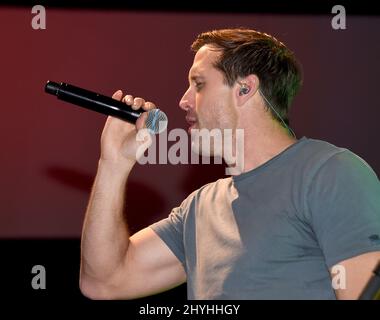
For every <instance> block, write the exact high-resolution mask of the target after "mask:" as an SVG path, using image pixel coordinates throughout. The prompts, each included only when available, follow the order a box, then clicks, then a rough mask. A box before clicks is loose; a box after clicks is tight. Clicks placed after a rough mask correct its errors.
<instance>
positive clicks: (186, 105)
mask: <svg viewBox="0 0 380 320" xmlns="http://www.w3.org/2000/svg"><path fill="white" fill-rule="evenodd" d="M193 105H194V104H193V102H192V98H191V94H190V88H188V89H187V91H186V92H185V93H184V95H183V96H182V99H181V101H180V102H179V107H180V108H181V109H182V110H184V111H188V110H189V109H190V108H192V107H193Z"/></svg>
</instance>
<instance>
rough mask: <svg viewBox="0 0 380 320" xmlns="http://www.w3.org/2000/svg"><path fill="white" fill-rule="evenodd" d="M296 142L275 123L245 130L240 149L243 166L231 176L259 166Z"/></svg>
mask: <svg viewBox="0 0 380 320" xmlns="http://www.w3.org/2000/svg"><path fill="white" fill-rule="evenodd" d="M296 142H297V139H296V138H294V137H293V136H291V135H289V133H288V131H287V130H286V129H284V128H283V127H282V126H280V125H278V124H277V123H272V124H271V125H269V126H267V127H265V128H264V127H258V126H254V127H253V126H251V127H249V128H245V129H244V147H243V148H242V149H243V156H242V159H244V165H243V167H242V168H241V169H239V170H236V171H234V172H236V173H233V174H240V173H244V172H247V171H250V170H253V169H255V168H257V167H259V166H261V165H262V164H264V163H265V162H267V161H269V160H270V159H272V158H274V157H275V156H276V155H278V154H279V153H281V152H282V151H284V150H285V149H287V148H288V147H290V146H291V145H292V144H294V143H296ZM235 145H236V144H235ZM235 152H236V151H235ZM235 155H236V153H235ZM237 159H238V156H237ZM234 165H236V163H235V164H234Z"/></svg>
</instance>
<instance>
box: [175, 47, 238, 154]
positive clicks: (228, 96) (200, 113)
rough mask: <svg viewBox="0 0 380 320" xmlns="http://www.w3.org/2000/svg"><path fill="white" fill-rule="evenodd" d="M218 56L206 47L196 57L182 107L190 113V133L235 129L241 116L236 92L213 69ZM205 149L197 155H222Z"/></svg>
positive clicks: (217, 71) (221, 75)
mask: <svg viewBox="0 0 380 320" xmlns="http://www.w3.org/2000/svg"><path fill="white" fill-rule="evenodd" d="M219 55H220V53H219V52H218V51H216V50H215V49H214V48H213V47H210V46H203V47H202V48H201V49H200V50H199V51H198V52H197V53H196V55H195V57H194V62H193V65H192V67H191V69H190V71H189V88H188V89H187V91H186V92H185V94H184V95H183V97H182V99H181V101H180V103H179V105H180V107H181V109H183V110H185V111H186V113H187V114H186V120H187V122H188V123H189V125H190V127H189V133H190V132H191V130H193V129H208V130H212V129H221V130H222V132H223V129H236V126H237V120H238V115H237V111H236V108H235V105H234V88H233V87H230V86H228V84H227V83H226V82H225V81H224V78H223V73H222V72H221V71H219V70H218V69H216V68H215V67H214V63H215V61H216V59H217V58H218V57H219ZM194 137H197V135H196V134H195V135H193V136H192V138H194ZM193 140H195V139H193ZM198 140H199V139H198ZM211 145H212V144H211ZM193 147H194V146H193ZM204 147H206V146H203V148H202V146H199V147H197V148H196V150H194V151H195V152H197V153H199V154H201V153H203V154H205V155H206V154H209V155H219V152H217V153H218V154H215V152H214V151H215V150H213V148H212V146H211V150H204V149H205V148H204ZM197 149H199V150H197Z"/></svg>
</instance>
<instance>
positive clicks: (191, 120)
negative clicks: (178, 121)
mask: <svg viewBox="0 0 380 320" xmlns="http://www.w3.org/2000/svg"><path fill="white" fill-rule="evenodd" d="M186 122H187V123H188V124H189V125H190V127H189V129H188V132H190V131H191V129H194V127H195V126H196V124H197V122H198V120H197V118H195V117H191V116H186Z"/></svg>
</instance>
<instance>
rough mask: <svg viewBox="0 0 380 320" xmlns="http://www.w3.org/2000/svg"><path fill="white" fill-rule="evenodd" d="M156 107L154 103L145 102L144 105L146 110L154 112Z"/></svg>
mask: <svg viewBox="0 0 380 320" xmlns="http://www.w3.org/2000/svg"><path fill="white" fill-rule="evenodd" d="M155 107H156V105H155V104H154V103H153V102H150V101H148V102H145V104H144V105H143V108H144V110H152V109H154V108H155Z"/></svg>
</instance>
